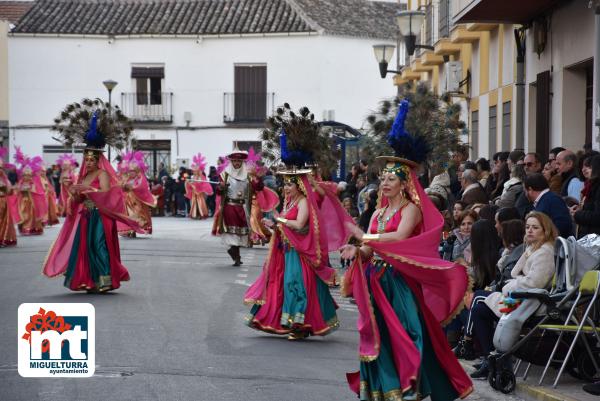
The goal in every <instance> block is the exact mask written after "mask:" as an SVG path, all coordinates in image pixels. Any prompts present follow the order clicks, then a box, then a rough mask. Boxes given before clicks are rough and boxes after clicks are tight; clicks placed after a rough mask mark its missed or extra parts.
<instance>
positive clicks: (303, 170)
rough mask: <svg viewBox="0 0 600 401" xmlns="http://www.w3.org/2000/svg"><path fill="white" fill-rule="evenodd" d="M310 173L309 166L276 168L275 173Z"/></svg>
mask: <svg viewBox="0 0 600 401" xmlns="http://www.w3.org/2000/svg"><path fill="white" fill-rule="evenodd" d="M310 173H312V169H310V168H295V167H286V168H284V169H281V170H277V171H276V172H275V174H279V175H304V174H310Z"/></svg>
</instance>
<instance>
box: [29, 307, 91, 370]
mask: <svg viewBox="0 0 600 401" xmlns="http://www.w3.org/2000/svg"><path fill="white" fill-rule="evenodd" d="M18 318H19V319H18V320H19V329H18V336H19V337H18V344H19V345H18V352H19V365H18V366H19V374H20V375H21V376H23V377H90V376H92V375H93V374H94V370H95V360H96V358H95V330H96V327H95V320H96V313H95V309H94V306H93V305H92V304H88V303H74V304H58V303H56V304H32V303H27V304H21V305H20V306H19V311H18Z"/></svg>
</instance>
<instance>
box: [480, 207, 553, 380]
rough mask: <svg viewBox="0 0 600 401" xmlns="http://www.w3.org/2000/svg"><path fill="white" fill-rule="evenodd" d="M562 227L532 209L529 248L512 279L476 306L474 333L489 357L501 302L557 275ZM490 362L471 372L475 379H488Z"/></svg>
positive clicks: (544, 285)
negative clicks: (556, 244) (556, 247)
mask: <svg viewBox="0 0 600 401" xmlns="http://www.w3.org/2000/svg"><path fill="white" fill-rule="evenodd" d="M557 236H558V230H557V229H556V227H555V226H554V224H553V223H552V220H550V218H549V217H548V216H547V215H545V214H544V213H541V212H531V213H529V214H528V215H527V217H526V222H525V244H526V245H527V247H526V248H525V251H524V252H523V255H522V256H521V258H520V259H519V260H518V261H517V264H516V265H515V267H514V268H513V269H512V271H511V277H512V279H511V280H508V282H507V283H506V284H505V285H504V287H502V292H492V293H490V294H489V295H488V297H487V298H486V299H485V301H484V302H481V303H479V304H477V305H475V306H474V307H473V310H472V312H471V318H472V320H473V332H474V334H475V338H476V339H477V341H478V342H479V345H480V347H481V351H482V353H483V355H484V356H485V357H487V355H489V353H490V352H491V351H492V349H493V347H494V344H493V339H494V325H495V323H496V322H497V321H498V320H499V319H500V316H501V315H502V313H501V312H500V308H501V305H500V301H502V299H503V298H504V297H505V296H507V295H508V293H509V292H511V291H516V290H529V289H533V288H542V289H543V288H547V287H549V286H550V283H551V281H552V276H553V275H554V242H555V240H556V237H557ZM487 374H488V364H487V359H484V360H483V362H482V364H481V367H480V368H479V369H478V370H477V371H475V372H473V373H472V374H471V377H472V378H487Z"/></svg>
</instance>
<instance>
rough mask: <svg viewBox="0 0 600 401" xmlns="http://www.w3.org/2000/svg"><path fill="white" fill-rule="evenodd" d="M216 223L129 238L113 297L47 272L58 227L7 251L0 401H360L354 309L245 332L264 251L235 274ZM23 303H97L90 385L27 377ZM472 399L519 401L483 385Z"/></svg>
mask: <svg viewBox="0 0 600 401" xmlns="http://www.w3.org/2000/svg"><path fill="white" fill-rule="evenodd" d="M210 224H211V223H210V222H209V221H202V222H199V221H191V220H188V219H183V218H157V219H155V220H154V230H155V234H154V235H152V236H151V237H148V238H137V239H122V240H121V250H122V258H123V262H124V264H125V265H126V266H127V268H128V269H129V271H130V274H131V281H130V282H125V283H123V285H122V287H121V288H120V289H119V290H118V291H115V292H111V293H108V294H86V293H85V292H84V293H78V292H71V291H68V290H67V289H66V288H64V287H63V285H62V279H61V278H58V279H48V278H46V277H44V276H42V275H41V274H40V269H41V264H42V261H43V259H44V257H45V255H46V251H47V249H48V248H49V246H50V244H51V242H52V241H53V240H54V238H55V237H56V235H57V234H58V231H59V228H58V227H52V228H48V229H47V230H46V233H45V234H44V235H43V236H40V237H26V238H24V237H19V238H18V246H17V247H16V248H5V249H0V283H1V284H0V285H1V287H0V318H1V319H2V324H0V355H2V360H1V361H0V400H28V401H31V400H107V399H111V400H207V401H208V400H227V401H234V400H244V401H246V400H257V401H270V400H298V401H300V400H307V401H308V400H311V401H314V400H328V401H329V400H332V401H334V400H340V401H341V400H354V399H356V398H355V396H354V394H353V393H351V392H350V390H348V388H347V385H346V381H345V373H346V372H349V371H354V370H356V369H357V368H358V359H357V341H358V335H357V332H356V329H355V324H356V317H357V312H356V308H355V306H354V305H352V304H350V303H348V301H347V300H345V299H342V298H341V297H340V296H339V291H337V290H334V295H335V298H336V300H337V301H338V303H339V304H340V310H339V311H338V316H339V318H340V320H341V327H340V328H339V330H337V331H336V332H335V333H333V334H332V335H330V336H327V337H324V338H323V337H311V338H310V339H308V340H306V341H297V342H290V341H288V340H286V338H285V337H279V336H274V335H269V334H265V333H261V332H258V331H255V330H251V329H249V328H248V327H246V326H245V325H244V323H243V321H244V316H245V314H246V312H247V307H246V306H244V305H243V304H242V298H243V294H244V291H245V290H246V288H247V286H248V285H249V283H251V282H252V281H253V280H254V279H255V278H256V277H257V276H258V274H259V271H260V268H261V266H262V262H263V261H264V258H265V256H266V248H264V247H258V248H253V249H251V250H242V256H243V260H244V265H243V266H242V267H241V268H240V267H233V266H231V261H230V259H229V256H228V255H227V254H226V253H225V251H224V248H223V247H222V246H221V245H220V243H219V241H218V239H215V238H212V237H211V236H210ZM25 302H90V303H92V304H93V305H94V306H95V309H96V373H95V375H94V376H93V377H92V378H84V379H64V378H50V379H37V378H21V377H20V376H19V374H18V373H17V308H18V306H19V305H20V304H21V303H25ZM469 399H472V400H504V399H505V400H518V398H517V397H514V396H513V397H504V396H502V394H500V393H495V392H493V390H491V389H489V387H488V385H487V383H485V382H477V383H476V391H475V393H474V394H473V395H472V396H470V397H469Z"/></svg>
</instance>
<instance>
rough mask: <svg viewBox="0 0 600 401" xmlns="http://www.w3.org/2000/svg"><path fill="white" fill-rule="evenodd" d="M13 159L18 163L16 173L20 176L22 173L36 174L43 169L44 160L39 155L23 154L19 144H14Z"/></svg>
mask: <svg viewBox="0 0 600 401" xmlns="http://www.w3.org/2000/svg"><path fill="white" fill-rule="evenodd" d="M15 161H16V162H17V163H18V164H19V167H18V168H17V175H18V176H19V177H21V176H22V175H23V174H24V173H26V174H36V173H39V172H40V171H42V170H43V169H44V160H43V159H42V158H41V157H40V156H35V157H34V158H30V157H29V156H27V155H25V154H24V153H23V151H22V150H21V148H20V147H19V146H15Z"/></svg>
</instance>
